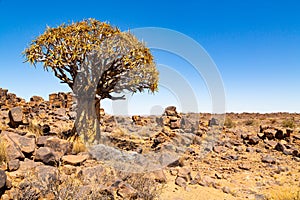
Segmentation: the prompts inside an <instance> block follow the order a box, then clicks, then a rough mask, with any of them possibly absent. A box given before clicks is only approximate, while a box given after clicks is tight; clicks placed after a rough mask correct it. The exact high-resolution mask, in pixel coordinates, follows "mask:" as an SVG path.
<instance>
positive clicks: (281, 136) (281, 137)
mask: <svg viewBox="0 0 300 200" xmlns="http://www.w3.org/2000/svg"><path fill="white" fill-rule="evenodd" d="M275 138H276V139H279V140H282V139H284V134H283V131H282V130H280V129H278V130H277V131H276V134H275Z"/></svg>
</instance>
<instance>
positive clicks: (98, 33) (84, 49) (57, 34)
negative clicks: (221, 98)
mask: <svg viewBox="0 0 300 200" xmlns="http://www.w3.org/2000/svg"><path fill="white" fill-rule="evenodd" d="M23 54H24V55H25V57H26V62H30V63H31V64H33V65H36V64H37V63H38V62H40V63H43V66H44V68H45V69H46V70H49V69H51V70H52V71H53V72H54V75H55V76H56V77H57V78H59V79H60V80H61V82H62V83H66V84H68V85H69V87H70V88H71V89H72V90H74V89H75V88H74V84H75V83H74V82H75V80H76V78H78V77H79V76H78V75H79V73H81V72H83V71H84V70H88V69H90V70H92V72H91V73H94V76H95V75H97V76H99V77H98V78H97V83H96V88H95V89H96V95H97V96H99V98H100V99H104V98H110V99H113V100H114V99H119V98H122V97H113V96H112V93H121V92H123V91H128V92H132V93H135V92H137V91H140V92H141V91H144V89H148V90H149V91H151V92H155V91H156V90H157V86H158V71H157V69H156V65H155V62H154V60H153V56H152V54H151V52H150V50H149V49H148V48H147V47H146V46H145V44H144V43H142V42H140V41H139V40H138V39H137V38H136V37H135V36H133V35H132V34H131V33H130V32H121V31H120V30H119V29H118V28H116V27H113V26H111V25H109V24H107V23H105V22H100V21H98V20H95V19H87V20H83V21H80V22H73V23H71V24H69V25H67V24H62V25H60V26H58V27H55V28H50V27H47V29H46V31H45V32H44V33H43V34H41V35H40V36H38V37H37V38H36V39H34V40H33V41H32V42H31V44H30V45H29V47H28V48H27V49H25V51H24V52H23ZM95 58H97V59H96V60H95ZM87 67H88V68H87ZM99 70H100V71H101V72H99Z"/></svg>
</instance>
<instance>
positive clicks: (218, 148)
mask: <svg viewBox="0 0 300 200" xmlns="http://www.w3.org/2000/svg"><path fill="white" fill-rule="evenodd" d="M213 150H214V152H216V153H222V152H225V151H226V150H227V148H226V147H223V146H214V147H213Z"/></svg>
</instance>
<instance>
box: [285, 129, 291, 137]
mask: <svg viewBox="0 0 300 200" xmlns="http://www.w3.org/2000/svg"><path fill="white" fill-rule="evenodd" d="M292 133H293V129H291V128H287V129H286V134H285V137H290V136H291V134H292Z"/></svg>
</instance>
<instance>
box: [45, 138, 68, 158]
mask: <svg viewBox="0 0 300 200" xmlns="http://www.w3.org/2000/svg"><path fill="white" fill-rule="evenodd" d="M44 146H45V147H49V148H51V149H52V150H53V151H54V152H55V153H56V154H57V155H58V156H59V157H62V156H64V155H66V154H70V153H71V152H72V143H70V142H69V141H67V140H63V139H59V138H58V137H50V138H48V139H47V140H46V141H45V145H44Z"/></svg>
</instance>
